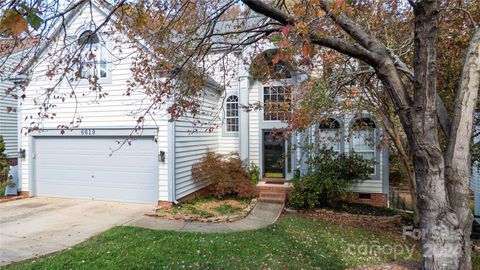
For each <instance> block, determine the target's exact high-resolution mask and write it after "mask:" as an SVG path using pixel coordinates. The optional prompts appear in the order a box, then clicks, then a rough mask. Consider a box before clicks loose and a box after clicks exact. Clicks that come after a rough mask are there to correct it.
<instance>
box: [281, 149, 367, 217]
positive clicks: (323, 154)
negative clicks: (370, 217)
mask: <svg viewBox="0 0 480 270" xmlns="http://www.w3.org/2000/svg"><path fill="white" fill-rule="evenodd" d="M308 164H309V166H310V170H309V171H310V172H309V173H308V174H306V175H304V176H298V175H297V176H296V177H295V178H294V179H293V190H292V193H291V195H290V199H289V204H290V205H291V206H292V207H295V208H314V207H317V206H320V205H328V204H330V203H331V202H332V201H333V200H334V199H337V198H339V197H344V196H346V195H348V194H349V193H350V188H351V187H352V185H353V184H354V183H358V182H361V181H364V180H366V179H368V178H369V177H370V173H371V168H372V166H373V165H374V162H373V161H371V160H366V159H363V158H362V157H361V156H359V155H357V154H355V153H350V154H338V153H336V152H334V151H332V150H328V149H320V150H319V151H318V153H317V154H316V155H315V156H314V157H313V158H312V159H311V160H309V162H308Z"/></svg>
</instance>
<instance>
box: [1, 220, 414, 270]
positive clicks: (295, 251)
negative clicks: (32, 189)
mask: <svg viewBox="0 0 480 270" xmlns="http://www.w3.org/2000/svg"><path fill="white" fill-rule="evenodd" d="M362 245H364V246H365V245H366V246H372V245H376V246H379V247H386V246H393V245H398V246H400V245H401V246H403V247H408V248H411V247H415V249H414V258H413V259H419V253H418V244H415V243H411V242H405V241H403V240H402V239H401V237H400V236H398V235H393V234H385V233H380V232H378V231H374V230H370V229H364V228H356V227H350V226H342V225H339V224H338V223H334V222H327V221H314V220H311V219H307V218H303V217H299V216H295V215H286V216H283V217H282V218H281V219H280V220H279V222H278V223H276V224H274V225H271V226H269V227H267V228H264V229H260V230H255V231H245V232H236V233H186V232H173V231H155V230H149V229H141V228H134V227H116V228H113V229H110V230H109V231H107V232H105V233H102V234H100V235H98V236H96V237H94V238H92V239H90V240H88V241H86V242H84V243H82V244H79V245H77V246H74V247H73V248H71V249H69V250H65V251H63V252H60V253H58V254H55V255H51V256H48V257H43V258H38V259H36V260H33V261H25V262H21V263H18V264H15V265H11V266H10V267H6V268H2V269H345V268H348V267H353V266H359V265H365V264H379V263H383V262H390V261H393V260H394V259H396V260H399V261H401V260H405V259H410V258H409V257H408V255H407V253H406V252H405V254H398V256H397V257H396V258H395V257H394V256H393V255H392V254H387V253H386V252H378V253H377V254H374V253H369V254H365V255H362V254H359V253H358V250H359V248H360V247H361V246H362Z"/></svg>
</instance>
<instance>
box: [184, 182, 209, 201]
mask: <svg viewBox="0 0 480 270" xmlns="http://www.w3.org/2000/svg"><path fill="white" fill-rule="evenodd" d="M210 194H211V192H210V186H208V187H204V188H202V189H199V190H197V191H195V192H193V193H190V194H188V195H187V196H185V197H182V198H180V199H178V202H186V201H191V200H193V199H196V198H200V197H206V196H208V195H210Z"/></svg>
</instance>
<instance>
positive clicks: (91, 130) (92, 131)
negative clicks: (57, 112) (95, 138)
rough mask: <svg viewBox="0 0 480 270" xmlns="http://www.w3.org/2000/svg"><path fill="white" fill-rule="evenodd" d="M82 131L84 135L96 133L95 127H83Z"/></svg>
mask: <svg viewBox="0 0 480 270" xmlns="http://www.w3.org/2000/svg"><path fill="white" fill-rule="evenodd" d="M80 133H81V134H82V135H86V136H92V135H95V129H90V128H87V129H82V130H81V131H80Z"/></svg>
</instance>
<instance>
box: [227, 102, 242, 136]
mask: <svg viewBox="0 0 480 270" xmlns="http://www.w3.org/2000/svg"><path fill="white" fill-rule="evenodd" d="M230 97H236V98H237V102H236V104H237V116H233V117H232V116H227V114H228V104H235V102H229V101H228V99H229V98H230ZM224 116H225V128H224V132H225V133H227V134H238V132H239V131H240V99H239V97H238V94H236V93H232V94H229V95H228V96H227V98H226V99H225V115H224ZM235 118H236V119H237V130H236V131H232V130H228V119H235Z"/></svg>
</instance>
